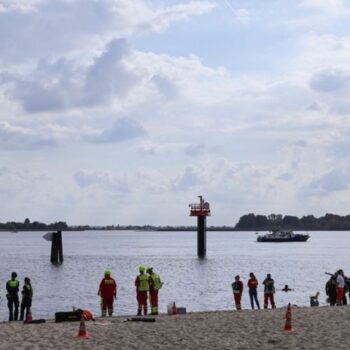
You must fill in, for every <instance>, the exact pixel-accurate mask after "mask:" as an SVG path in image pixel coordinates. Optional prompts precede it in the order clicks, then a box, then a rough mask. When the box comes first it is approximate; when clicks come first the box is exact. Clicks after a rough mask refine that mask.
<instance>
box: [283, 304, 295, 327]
mask: <svg viewBox="0 0 350 350" xmlns="http://www.w3.org/2000/svg"><path fill="white" fill-rule="evenodd" d="M284 330H285V331H286V332H292V331H293V328H292V308H291V306H290V303H289V304H288V307H287V312H286V323H285V325H284Z"/></svg>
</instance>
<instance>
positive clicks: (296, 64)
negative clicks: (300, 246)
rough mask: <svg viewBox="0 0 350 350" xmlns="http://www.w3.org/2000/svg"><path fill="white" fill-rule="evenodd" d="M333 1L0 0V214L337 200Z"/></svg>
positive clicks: (337, 70)
mask: <svg viewBox="0 0 350 350" xmlns="http://www.w3.org/2000/svg"><path fill="white" fill-rule="evenodd" d="M349 20H350V2H349V1H347V0H344V1H343V0H263V1H262V0H216V1H215V0H200V1H198V0H197V1H196V0H191V1H186V0H133V1H130V0H55V1H52V0H0V106H1V108H0V198H1V211H0V221H1V222H6V221H10V220H18V221H23V220H24V219H25V218H26V217H29V218H30V219H31V220H32V221H34V220H38V221H43V222H53V221H57V220H64V221H67V222H68V223H69V224H72V225H74V224H91V225H94V224H101V225H102V224H159V225H166V224H169V225H182V224H185V225H189V224H195V219H193V218H190V217H188V214H189V210H188V209H189V208H188V204H189V203H191V202H196V201H197V195H199V194H202V195H203V196H204V197H205V199H206V200H208V201H209V202H210V204H211V208H212V217H211V218H210V219H209V221H208V224H209V225H234V224H235V223H236V221H237V220H238V218H239V217H240V216H241V215H243V214H246V213H250V212H254V213H259V214H270V213H273V212H274V213H281V214H284V215H286V214H289V215H298V216H302V215H308V214H314V215H316V216H320V215H324V214H325V213H327V212H331V213H337V214H342V215H344V214H349V213H350V199H349V198H350V197H349V194H350V162H349V161H350V152H348V150H349V147H350V138H349V136H348V135H349V131H350V120H349V117H350V99H349V96H350V26H349V25H348V24H349Z"/></svg>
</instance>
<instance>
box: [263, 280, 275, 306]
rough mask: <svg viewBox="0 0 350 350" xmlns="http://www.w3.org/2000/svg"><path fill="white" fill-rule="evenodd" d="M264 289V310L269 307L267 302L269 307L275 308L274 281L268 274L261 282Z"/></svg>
mask: <svg viewBox="0 0 350 350" xmlns="http://www.w3.org/2000/svg"><path fill="white" fill-rule="evenodd" d="M263 285H264V286H265V287H264V309H267V308H268V306H269V300H270V303H271V307H272V308H273V309H275V308H276V304H275V300H274V297H273V295H274V293H275V281H274V280H273V279H272V277H271V275H270V274H269V273H268V274H267V276H266V278H265V279H264V282H263Z"/></svg>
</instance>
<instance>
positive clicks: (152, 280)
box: [147, 267, 163, 315]
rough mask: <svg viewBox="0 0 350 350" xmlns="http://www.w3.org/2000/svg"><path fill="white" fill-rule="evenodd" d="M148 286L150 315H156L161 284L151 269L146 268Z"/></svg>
mask: <svg viewBox="0 0 350 350" xmlns="http://www.w3.org/2000/svg"><path fill="white" fill-rule="evenodd" d="M147 273H148V274H149V277H148V284H149V297H150V303H151V315H158V291H159V289H160V288H162V286H163V282H162V281H161V280H160V277H159V275H157V274H156V273H155V272H153V267H148V268H147Z"/></svg>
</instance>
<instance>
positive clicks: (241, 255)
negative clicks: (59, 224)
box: [0, 231, 350, 320]
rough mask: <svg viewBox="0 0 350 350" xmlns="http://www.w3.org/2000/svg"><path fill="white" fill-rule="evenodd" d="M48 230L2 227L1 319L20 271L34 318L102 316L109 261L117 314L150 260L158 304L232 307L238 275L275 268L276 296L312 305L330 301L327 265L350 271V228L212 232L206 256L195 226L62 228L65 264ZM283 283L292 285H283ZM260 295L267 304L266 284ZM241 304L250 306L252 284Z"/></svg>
mask: <svg viewBox="0 0 350 350" xmlns="http://www.w3.org/2000/svg"><path fill="white" fill-rule="evenodd" d="M43 234H44V232H19V233H16V234H14V233H7V232H2V233H0V266H1V268H0V283H1V284H0V286H1V296H2V302H1V305H0V320H5V319H7V317H8V315H7V314H8V312H7V307H6V300H5V285H6V281H7V280H8V279H9V277H10V273H11V271H16V272H17V273H18V276H19V280H20V282H21V287H22V285H23V279H24V277H25V276H28V277H30V278H31V280H32V285H33V289H34V298H33V307H32V311H33V317H34V318H39V317H43V318H53V317H54V313H55V312H57V311H70V310H71V309H72V307H73V305H74V306H75V307H79V308H83V309H89V310H91V311H92V312H93V313H94V314H97V315H99V313H100V311H99V298H98V296H97V290H98V286H99V282H100V280H101V278H102V277H103V271H104V269H105V268H107V267H109V268H111V269H112V271H113V277H115V278H116V280H117V283H118V299H117V301H116V309H117V314H123V315H131V314H135V313H136V310H137V303H136V299H135V288H134V280H135V277H136V275H137V273H138V266H139V265H141V264H142V265H146V266H149V265H152V266H153V268H154V271H155V272H157V273H159V275H160V276H161V279H162V280H163V281H164V286H163V288H162V289H161V291H160V311H161V312H165V311H166V305H167V304H168V303H169V302H172V301H176V304H177V306H184V307H186V308H187V310H188V311H207V310H229V309H233V299H232V291H231V283H232V281H233V278H234V276H235V275H236V274H239V275H240V276H241V279H242V280H243V282H244V284H245V285H246V282H247V280H248V275H249V272H254V273H255V275H256V276H257V278H258V280H259V282H262V280H263V279H264V278H265V276H266V274H267V273H271V275H272V277H273V278H274V280H275V285H276V289H277V292H276V295H275V297H276V303H277V307H278V306H284V305H286V304H287V303H288V302H291V303H292V304H296V305H299V306H302V305H309V300H310V295H312V294H315V293H316V292H317V291H319V292H320V299H319V300H320V304H321V305H322V304H326V302H325V300H326V296H325V293H324V285H325V282H326V281H327V279H328V277H327V276H326V275H325V272H326V271H328V272H334V271H336V270H337V269H339V268H343V269H344V271H345V274H350V259H349V248H350V233H349V232H311V233H310V235H311V238H310V239H309V241H308V242H306V243H257V242H256V234H255V232H208V233H207V235H208V236H207V258H206V259H202V260H201V259H198V258H197V256H196V253H197V252H196V232H133V231H86V232H63V250H64V263H63V264H62V265H61V266H53V265H51V264H50V249H51V243H50V242H48V241H46V240H44V239H43V238H42V236H43ZM285 284H288V285H289V286H290V287H291V288H293V291H292V292H289V293H284V292H282V291H279V290H280V289H282V288H283V286H284V285H285ZM258 294H259V299H260V303H261V304H262V303H263V302H262V299H263V288H262V286H261V285H260V287H259V290H258ZM242 305H243V308H250V304H249V297H248V292H247V288H246V289H245V291H244V295H243V302H242Z"/></svg>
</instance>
